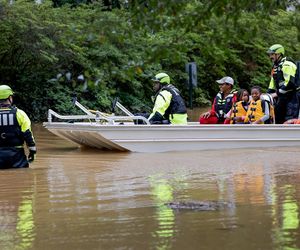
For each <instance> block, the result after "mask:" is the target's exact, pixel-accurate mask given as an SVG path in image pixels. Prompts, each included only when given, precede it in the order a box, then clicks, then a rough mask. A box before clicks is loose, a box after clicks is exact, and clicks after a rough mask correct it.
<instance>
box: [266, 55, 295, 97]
mask: <svg viewBox="0 0 300 250" xmlns="http://www.w3.org/2000/svg"><path fill="white" fill-rule="evenodd" d="M296 70H297V66H296V64H295V63H294V62H293V61H292V60H291V59H288V58H286V57H284V58H282V59H281V60H280V62H279V63H276V64H274V65H273V68H272V71H271V80H270V84H269V88H268V93H272V92H273V93H274V92H277V93H278V95H284V94H286V93H288V92H292V91H293V90H295V88H296V86H295V75H296Z"/></svg>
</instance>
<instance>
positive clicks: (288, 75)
mask: <svg viewBox="0 0 300 250" xmlns="http://www.w3.org/2000/svg"><path fill="white" fill-rule="evenodd" d="M296 70H297V66H296V65H295V64H294V63H293V62H290V61H285V62H284V63H283V65H282V73H283V78H284V80H283V82H282V83H281V84H280V85H281V86H280V88H279V91H278V92H279V93H280V94H286V93H287V92H288V91H289V90H290V89H291V87H290V86H289V85H290V84H293V83H294V80H295V74H296Z"/></svg>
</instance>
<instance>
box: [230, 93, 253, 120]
mask: <svg viewBox="0 0 300 250" xmlns="http://www.w3.org/2000/svg"><path fill="white" fill-rule="evenodd" d="M248 105H249V92H248V91H247V90H246V89H240V90H239V91H238V92H237V102H235V103H233V105H232V108H231V110H230V111H229V112H228V113H227V114H226V120H225V123H230V124H243V123H244V120H245V118H246V114H247V110H248Z"/></svg>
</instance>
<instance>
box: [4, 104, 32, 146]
mask: <svg viewBox="0 0 300 250" xmlns="http://www.w3.org/2000/svg"><path fill="white" fill-rule="evenodd" d="M24 141H25V142H26V144H27V145H28V146H29V147H34V146H35V141H34V138H33V135H32V132H31V122H30V119H29V118H28V116H27V115H26V113H25V112H24V111H23V110H20V109H18V108H16V107H11V106H10V107H0V146H1V147H20V146H23V144H24Z"/></svg>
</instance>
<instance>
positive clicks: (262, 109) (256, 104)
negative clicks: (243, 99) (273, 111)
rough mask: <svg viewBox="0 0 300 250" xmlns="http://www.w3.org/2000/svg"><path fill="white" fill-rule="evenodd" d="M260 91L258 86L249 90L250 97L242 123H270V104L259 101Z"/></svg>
mask: <svg viewBox="0 0 300 250" xmlns="http://www.w3.org/2000/svg"><path fill="white" fill-rule="evenodd" d="M261 95H262V91H261V88H260V87H259V86H254V87H252V88H251V97H252V100H251V101H250V104H249V107H248V111H247V114H246V117H245V120H244V123H250V124H264V123H270V104H269V102H267V101H265V100H264V99H261V98H260V97H261Z"/></svg>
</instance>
